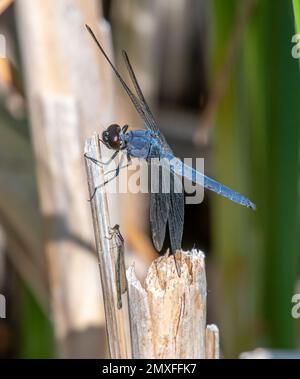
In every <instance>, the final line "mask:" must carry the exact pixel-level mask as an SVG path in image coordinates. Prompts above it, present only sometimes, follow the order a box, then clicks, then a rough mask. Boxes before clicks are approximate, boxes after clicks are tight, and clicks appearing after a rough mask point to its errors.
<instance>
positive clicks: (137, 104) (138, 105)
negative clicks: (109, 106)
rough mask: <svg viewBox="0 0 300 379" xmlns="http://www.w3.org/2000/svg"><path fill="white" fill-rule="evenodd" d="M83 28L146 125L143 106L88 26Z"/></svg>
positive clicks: (147, 116)
mask: <svg viewBox="0 0 300 379" xmlns="http://www.w3.org/2000/svg"><path fill="white" fill-rule="evenodd" d="M85 26H86V28H87V30H88V32H89V33H90V35H91V36H92V38H93V40H94V41H95V43H96V45H97V46H98V48H99V49H100V51H101V53H102V54H103V55H104V57H105V59H106V60H107V62H108V63H109V65H110V66H111V68H112V69H113V71H114V73H115V75H116V76H117V78H118V79H119V81H120V83H121V84H122V86H123V88H124V90H125V91H126V93H127V95H128V96H129V98H130V100H131V101H132V103H133V105H134V107H135V109H136V110H137V112H138V114H139V115H140V116H141V118H142V119H143V121H144V122H145V124H147V125H148V123H149V115H148V112H146V110H145V107H144V104H143V103H142V102H141V101H140V100H139V99H138V98H137V97H136V96H135V95H134V94H133V93H132V91H131V90H130V88H129V87H128V85H127V84H126V82H125V80H124V79H123V78H122V76H121V75H120V73H119V72H118V70H117V69H116V67H115V66H114V64H113V63H112V61H111V60H110V59H109V58H108V56H107V54H106V53H105V51H104V49H103V47H102V46H101V44H100V42H99V41H98V39H97V37H96V36H95V34H94V32H93V31H92V29H91V28H90V27H89V26H88V25H85Z"/></svg>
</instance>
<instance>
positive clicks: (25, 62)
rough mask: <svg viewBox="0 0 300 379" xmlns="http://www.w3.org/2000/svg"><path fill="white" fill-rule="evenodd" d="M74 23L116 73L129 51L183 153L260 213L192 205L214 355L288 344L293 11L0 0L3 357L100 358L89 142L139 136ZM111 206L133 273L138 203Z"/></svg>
mask: <svg viewBox="0 0 300 379" xmlns="http://www.w3.org/2000/svg"><path fill="white" fill-rule="evenodd" d="M85 23H87V24H89V25H90V26H91V27H92V28H93V29H94V30H95V32H96V34H97V35H98V36H99V39H100V41H101V42H102V44H103V45H104V47H105V49H106V50H107V52H108V54H109V55H110V56H112V57H113V59H114V61H115V62H116V65H117V67H118V68H119V70H120V71H121V72H122V73H123V74H124V75H125V73H124V64H123V63H124V62H122V55H121V51H122V49H125V50H126V51H127V52H128V54H129V57H130V59H131V61H132V64H133V66H134V69H135V71H136V74H137V77H138V78H139V81H140V84H141V87H142V89H143V91H144V94H145V97H146V98H147V100H148V102H149V104H150V105H151V108H152V109H153V112H154V114H155V115H156V118H157V120H159V125H160V127H161V130H162V131H163V132H164V134H165V135H166V138H167V140H168V142H169V144H170V145H171V146H172V148H173V150H174V152H175V153H176V155H178V156H180V157H182V158H183V157H193V158H196V157H204V158H205V171H206V173H207V174H208V175H209V176H211V177H213V178H215V179H217V180H218V181H220V182H222V183H224V184H225V185H228V186H230V187H231V188H233V189H235V190H237V191H238V192H240V193H242V194H244V195H246V196H248V197H249V198H250V199H251V200H253V201H254V202H255V203H256V205H257V211H256V212H252V211H250V210H249V209H246V208H243V207H240V206H238V205H236V204H234V203H231V202H229V201H227V200H226V199H223V198H219V197H218V196H217V195H215V194H213V193H205V198H204V202H202V203H201V204H199V205H186V209H185V228H184V236H183V248H184V249H185V250H188V249H191V248H193V247H194V246H195V247H196V248H198V249H201V250H202V251H203V252H204V253H205V254H206V257H207V258H206V264H207V281H208V307H209V309H208V322H209V323H216V324H217V325H218V326H219V328H220V342H221V350H222V355H223V356H224V357H226V358H230V357H238V356H239V354H240V353H241V352H244V351H248V350H253V349H256V348H257V347H266V348H270V349H281V350H287V351H290V350H294V349H297V348H299V345H300V319H298V320H297V319H294V318H293V317H292V316H291V310H292V306H293V303H292V296H293V295H294V294H296V293H300V280H299V279H300V276H299V274H300V270H299V268H300V264H299V263H300V262H299V259H298V258H299V201H298V200H299V188H300V187H299V156H300V155H299V141H300V138H299V137H300V127H299V125H300V107H299V104H300V80H299V79H300V71H299V62H298V60H297V59H296V58H294V57H293V56H292V48H293V47H294V46H295V43H292V36H293V35H294V34H296V33H297V32H298V33H300V4H299V2H298V0H295V1H277V2H274V1H271V0H227V1H223V0H211V1H210V0H172V1H168V2H167V1H162V0H122V1H120V0H103V1H101V0H89V1H88V2H87V1H83V0H56V1H53V0H43V1H38V0H15V1H12V0H1V1H0V34H1V35H2V36H4V39H3V38H2V39H1V44H2V45H1V58H0V293H1V294H2V295H4V296H5V299H6V318H1V319H0V356H1V357H3V358H5V357H7V358H11V357H19V358H45V357H49V358H50V357H107V356H108V349H107V343H106V333H105V316H104V311H103V308H102V305H101V301H102V300H101V285H100V278H99V272H98V266H97V256H96V253H95V244H94V236H93V228H92V223H91V214H90V206H89V203H88V202H87V199H88V192H87V183H86V175H85V171H84V161H83V146H84V140H85V138H87V137H89V136H91V135H92V133H94V132H101V131H102V130H103V128H105V127H107V126H108V125H109V124H110V123H115V122H117V123H119V124H121V125H123V124H125V123H128V124H129V125H130V127H131V128H141V126H142V124H141V120H139V118H138V116H137V115H136V113H135V111H134V109H133V107H132V105H131V103H130V101H129V100H128V98H127V97H126V95H125V93H124V92H123V90H122V89H121V87H120V85H119V83H118V82H117V81H116V80H115V78H114V77H113V74H112V72H111V70H110V68H109V67H108V65H107V63H106V62H105V61H104V59H103V57H102V56H101V55H100V54H99V52H98V51H97V49H96V48H95V46H94V44H93V42H92V41H91V39H90V36H89V35H88V33H87V32H86V29H85V27H84V24H85ZM299 40H300V39H299ZM106 153H107V152H105V154H106ZM109 204H110V211H111V220H112V222H111V223H112V225H113V224H114V223H116V222H117V223H119V224H120V225H121V230H122V233H123V235H124V237H125V239H126V247H127V248H126V254H127V256H126V260H127V264H128V265H129V264H130V263H132V261H135V262H136V267H137V271H138V273H139V275H140V277H142V276H143V275H145V272H146V269H147V267H148V266H149V264H150V263H151V261H152V260H153V259H154V258H155V257H156V256H157V253H156V252H155V250H154V247H153V245H152V242H151V237H150V230H149V203H148V198H147V196H146V195H142V194H122V195H113V196H110V198H109ZM166 247H167V244H166Z"/></svg>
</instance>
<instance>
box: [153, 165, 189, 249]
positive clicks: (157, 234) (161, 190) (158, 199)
mask: <svg viewBox="0 0 300 379" xmlns="http://www.w3.org/2000/svg"><path fill="white" fill-rule="evenodd" d="M157 179H158V182H157V183H158V185H157V186H156V190H158V192H153V191H152V190H153V188H154V186H153V183H152V189H151V205H150V221H151V231H152V239H153V242H154V246H155V247H156V249H157V250H158V251H160V250H161V249H162V246H163V243H164V239H165V234H166V225H167V223H168V229H169V236H170V242H171V250H172V252H175V251H176V250H179V249H181V240H182V234H183V222H184V193H183V187H182V181H181V179H180V178H179V177H178V176H177V175H175V174H174V173H172V172H171V171H170V166H169V163H168V161H167V160H161V161H160V167H159V175H158V176H157V177H156V176H152V182H155V181H156V180H157Z"/></svg>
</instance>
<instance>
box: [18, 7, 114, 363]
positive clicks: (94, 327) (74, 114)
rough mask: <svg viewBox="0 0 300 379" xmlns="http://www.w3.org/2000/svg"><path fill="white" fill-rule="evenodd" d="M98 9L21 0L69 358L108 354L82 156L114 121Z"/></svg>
mask: <svg viewBox="0 0 300 379" xmlns="http://www.w3.org/2000/svg"><path fill="white" fill-rule="evenodd" d="M98 4H99V2H98V1H96V0H91V1H88V2H86V1H83V0H60V1H58V2H54V1H52V0H43V1H39V0H20V1H16V17H17V26H18V32H19V38H20V46H21V53H22V60H23V66H24V74H25V79H26V95H27V98H28V101H29V109H30V116H31V132H32V133H31V135H32V139H33V145H34V152H35V158H36V165H37V180H38V191H39V198H40V204H41V209H42V214H43V227H44V230H45V237H46V241H45V249H46V254H47V257H48V266H49V268H48V271H49V278H50V289H51V294H52V309H53V320H54V326H55V332H56V337H57V341H58V353H59V355H60V356H61V357H99V356H102V357H103V356H104V355H105V341H104V340H105V338H104V335H103V334H104V312H103V310H102V308H101V298H100V293H101V292H100V291H99V285H100V280H99V274H98V270H97V264H96V254H95V251H94V238H93V234H92V225H91V218H90V209H89V204H88V202H87V199H88V191H87V186H86V180H85V178H86V175H85V172H84V162H83V159H82V146H83V144H84V140H85V137H86V136H87V135H90V134H91V131H92V130H95V129H96V128H97V127H98V126H100V125H106V123H107V122H108V120H109V119H111V116H112V98H113V96H112V93H113V91H112V86H111V79H112V76H111V73H110V71H108V70H107V67H106V66H103V67H101V63H100V62H101V61H100V60H99V55H98V52H97V51H96V49H95V47H94V45H92V44H91V41H90V38H89V36H88V34H87V32H86V30H85V27H84V24H85V23H90V24H92V25H95V24H97V18H96V17H97V15H98V14H99V12H98V9H97V6H98ZM99 26H100V33H99V34H100V35H101V42H102V43H103V45H104V46H105V48H106V49H108V50H109V51H110V30H109V28H108V27H107V24H106V23H105V22H104V21H101V23H100V24H99ZM114 204H117V201H116V202H115V203H114ZM113 208H115V209H117V206H115V207H114V206H112V210H113ZM115 212H117V210H116V211H115Z"/></svg>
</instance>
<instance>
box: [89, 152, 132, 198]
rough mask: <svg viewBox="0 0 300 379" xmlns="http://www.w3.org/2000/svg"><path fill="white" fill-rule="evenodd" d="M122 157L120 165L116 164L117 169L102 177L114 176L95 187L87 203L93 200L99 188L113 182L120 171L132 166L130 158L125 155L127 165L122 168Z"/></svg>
mask: <svg viewBox="0 0 300 379" xmlns="http://www.w3.org/2000/svg"><path fill="white" fill-rule="evenodd" d="M123 157H124V155H122V157H121V159H120V163H119V164H118V167H117V168H116V169H113V170H109V171H107V172H106V173H105V174H104V175H107V174H110V173H112V172H114V175H113V176H112V177H111V178H109V179H107V180H105V181H104V182H103V183H102V184H100V185H99V186H97V187H95V189H94V192H93V194H92V196H91V198H90V199H89V201H91V200H93V198H94V196H95V194H96V192H97V190H98V189H99V188H101V187H104V186H105V185H106V184H108V183H109V182H111V181H112V180H114V179H115V178H116V177H117V176H118V175H119V173H120V170H121V169H123V168H126V167H128V166H130V165H131V164H132V161H131V158H130V156H128V155H127V159H128V163H127V164H125V165H123V166H122V161H123Z"/></svg>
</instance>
